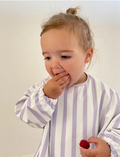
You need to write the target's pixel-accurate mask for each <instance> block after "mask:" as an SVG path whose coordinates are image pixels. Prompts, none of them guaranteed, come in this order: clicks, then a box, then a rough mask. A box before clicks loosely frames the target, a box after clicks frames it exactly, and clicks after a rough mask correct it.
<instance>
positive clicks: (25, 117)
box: [15, 72, 68, 128]
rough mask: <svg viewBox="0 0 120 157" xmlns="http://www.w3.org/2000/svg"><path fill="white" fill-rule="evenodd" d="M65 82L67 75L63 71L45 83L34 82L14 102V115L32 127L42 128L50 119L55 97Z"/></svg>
mask: <svg viewBox="0 0 120 157" xmlns="http://www.w3.org/2000/svg"><path fill="white" fill-rule="evenodd" d="M67 84H68V76H66V74H65V72H63V73H61V74H59V76H55V77H53V78H52V79H50V80H49V81H48V82H47V83H46V81H42V82H41V83H38V84H35V85H34V86H33V87H31V88H30V89H29V90H28V91H27V92H26V93H25V94H24V96H23V97H22V98H21V99H20V100H19V101H18V102H17V103H16V106H15V113H16V116H17V117H19V118H20V119H21V120H22V121H24V122H25V123H27V124H29V125H31V126H32V127H38V128H43V127H44V126H45V125H46V124H47V123H48V122H49V121H50V120H51V118H52V114H53V112H54V110H55V106H56V104H57V97H58V96H60V95H61V93H62V92H63V91H64V88H65V87H66V85H67Z"/></svg>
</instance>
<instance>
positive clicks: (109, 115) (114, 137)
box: [98, 89, 120, 157]
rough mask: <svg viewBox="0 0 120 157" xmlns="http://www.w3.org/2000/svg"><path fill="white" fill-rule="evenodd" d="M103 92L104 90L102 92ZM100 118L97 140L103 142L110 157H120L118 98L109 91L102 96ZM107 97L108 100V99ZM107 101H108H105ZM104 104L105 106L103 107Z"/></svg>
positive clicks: (119, 99)
mask: <svg viewBox="0 0 120 157" xmlns="http://www.w3.org/2000/svg"><path fill="white" fill-rule="evenodd" d="M103 91H104V90H103ZM103 95H104V96H103V100H102V101H101V105H103V107H102V109H101V116H100V130H101V131H100V133H99V134H98V137H99V138H102V139H103V140H105V141H106V142H107V143H108V144H109V145H110V148H111V157H119V156H120V97H119V95H118V94H117V93H116V92H115V91H113V90H111V89H110V92H109V94H108V92H107V93H106V94H105V92H104V94H103ZM108 97H109V99H108ZM107 100H109V101H107ZM105 104H106V105H105ZM103 111H104V112H103Z"/></svg>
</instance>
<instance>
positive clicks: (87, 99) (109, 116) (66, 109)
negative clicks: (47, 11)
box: [15, 7, 120, 157]
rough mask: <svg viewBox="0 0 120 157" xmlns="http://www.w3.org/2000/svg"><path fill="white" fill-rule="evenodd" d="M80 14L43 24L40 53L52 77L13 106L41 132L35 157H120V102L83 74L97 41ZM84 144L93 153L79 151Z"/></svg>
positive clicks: (74, 10)
mask: <svg viewBox="0 0 120 157" xmlns="http://www.w3.org/2000/svg"><path fill="white" fill-rule="evenodd" d="M78 9H79V8H78V7H76V8H70V9H68V10H67V11H66V13H59V14H56V15H53V16H52V17H51V18H50V19H49V20H48V21H47V22H46V23H44V24H43V26H42V32H41V48H42V54H43V56H44V59H45V67H46V70H47V72H48V73H49V77H48V78H45V79H43V80H42V81H41V82H39V83H36V84H35V85H34V86H32V87H31V88H29V89H28V90H27V91H26V92H25V94H24V96H23V97H22V98H21V99H20V100H19V101H18V102H17V103H16V106H15V113H16V115H17V117H19V118H20V119H21V120H22V121H24V122H25V123H27V124H28V125H30V126H32V127H35V128H40V129H42V130H43V134H42V138H41V141H40V144H39V146H38V148H37V150H36V152H35V154H34V157H110V156H111V157H120V97H119V95H118V94H117V93H116V92H115V91H114V90H113V89H111V88H110V87H108V86H107V85H106V84H105V83H103V82H101V81H99V80H98V79H96V78H93V77H92V76H91V75H89V74H87V73H86V72H85V67H86V65H88V64H90V63H91V60H92V57H93V53H94V41H93V38H92V35H91V30H90V28H89V25H88V24H87V22H86V21H85V20H84V19H82V18H81V17H79V16H78V15H77V10H78ZM83 139H84V140H87V141H88V142H89V144H90V148H89V149H85V148H82V147H80V146H79V143H80V141H81V140H83Z"/></svg>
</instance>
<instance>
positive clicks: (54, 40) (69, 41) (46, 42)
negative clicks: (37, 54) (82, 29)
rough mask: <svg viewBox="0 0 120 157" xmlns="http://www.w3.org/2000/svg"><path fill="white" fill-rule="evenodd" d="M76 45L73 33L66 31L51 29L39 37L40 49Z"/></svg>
mask: <svg viewBox="0 0 120 157" xmlns="http://www.w3.org/2000/svg"><path fill="white" fill-rule="evenodd" d="M76 45H78V39H77V37H76V36H75V34H74V33H73V32H70V31H68V29H51V30H49V31H47V32H45V33H43V34H42V36H41V47H42V48H43V47H51V46H52V47H53V46H54V47H55V46H63V47H67V46H68V47H71V46H74V47H75V46H76Z"/></svg>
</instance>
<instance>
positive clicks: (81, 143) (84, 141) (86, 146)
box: [79, 140, 90, 149]
mask: <svg viewBox="0 0 120 157" xmlns="http://www.w3.org/2000/svg"><path fill="white" fill-rule="evenodd" d="M79 145H80V147H83V148H85V149H88V148H89V147H90V144H89V143H88V142H87V141H86V140H81V141H80V143H79Z"/></svg>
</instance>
